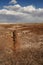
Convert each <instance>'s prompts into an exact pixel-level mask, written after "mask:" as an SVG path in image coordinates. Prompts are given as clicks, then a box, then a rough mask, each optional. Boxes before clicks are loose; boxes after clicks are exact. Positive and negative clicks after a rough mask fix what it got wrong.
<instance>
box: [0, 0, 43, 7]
mask: <svg viewBox="0 0 43 65" xmlns="http://www.w3.org/2000/svg"><path fill="white" fill-rule="evenodd" d="M10 1H11V0H0V6H4V5H12V4H9V2H10ZM16 1H17V3H18V4H20V5H21V6H28V5H34V6H35V7H37V8H43V0H16Z"/></svg>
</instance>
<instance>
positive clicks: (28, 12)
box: [0, 4, 43, 23]
mask: <svg viewBox="0 0 43 65" xmlns="http://www.w3.org/2000/svg"><path fill="white" fill-rule="evenodd" d="M0 21H4V22H8V23H9V22H12V23H16V22H21V23H22V22H29V23H32V22H43V8H38V9H36V8H35V7H34V6H32V5H30V6H26V7H21V6H20V5H19V4H17V5H9V6H4V7H3V9H2V10H0Z"/></svg>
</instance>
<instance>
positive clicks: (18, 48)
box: [0, 23, 43, 65]
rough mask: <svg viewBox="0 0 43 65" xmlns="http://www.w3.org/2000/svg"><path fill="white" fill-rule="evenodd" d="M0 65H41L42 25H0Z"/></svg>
mask: <svg viewBox="0 0 43 65" xmlns="http://www.w3.org/2000/svg"><path fill="white" fill-rule="evenodd" d="M0 65H43V23H40V24H39V23H35V24H32V23H31V24H30V23H26V24H25V23H23V24H0Z"/></svg>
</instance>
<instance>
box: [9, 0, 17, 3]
mask: <svg viewBox="0 0 43 65" xmlns="http://www.w3.org/2000/svg"><path fill="white" fill-rule="evenodd" d="M15 3H17V1H16V0H11V1H10V2H9V4H15Z"/></svg>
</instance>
